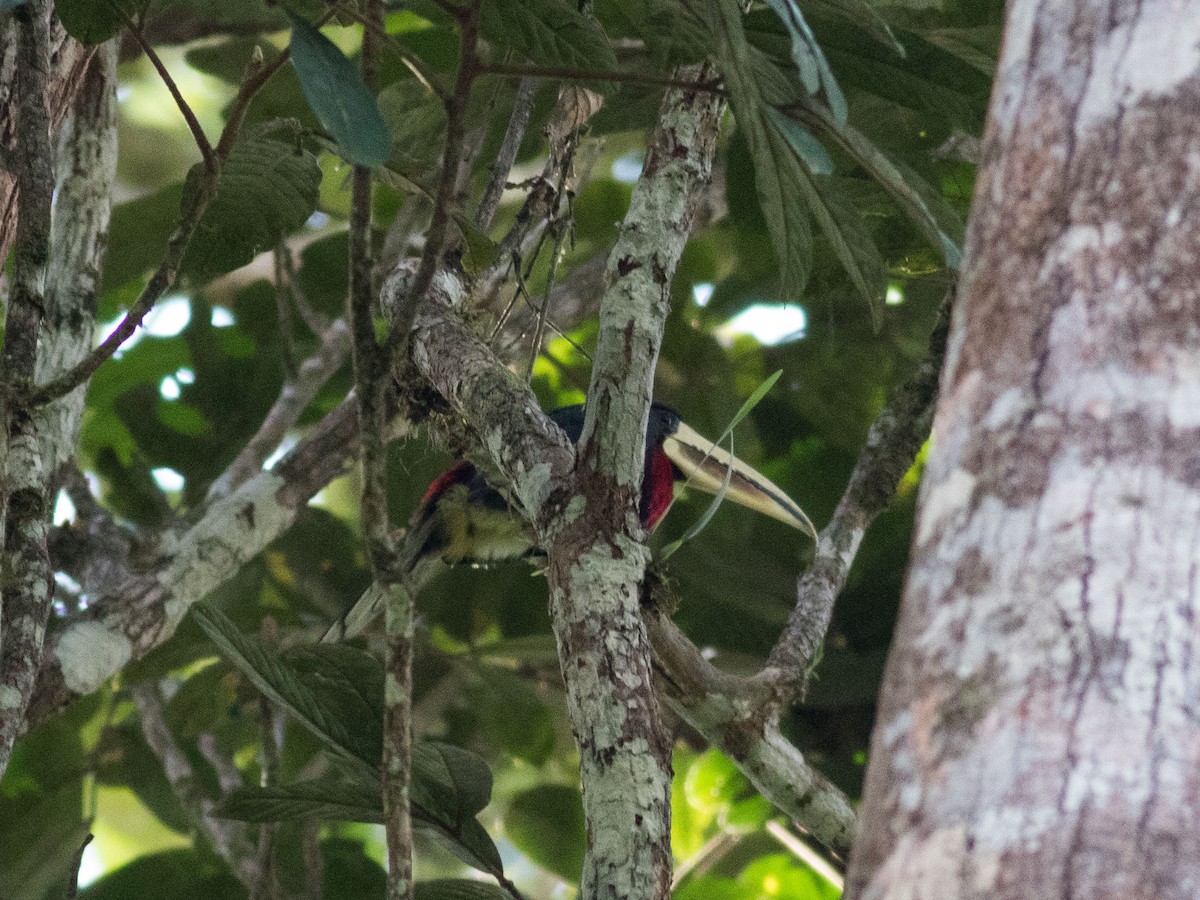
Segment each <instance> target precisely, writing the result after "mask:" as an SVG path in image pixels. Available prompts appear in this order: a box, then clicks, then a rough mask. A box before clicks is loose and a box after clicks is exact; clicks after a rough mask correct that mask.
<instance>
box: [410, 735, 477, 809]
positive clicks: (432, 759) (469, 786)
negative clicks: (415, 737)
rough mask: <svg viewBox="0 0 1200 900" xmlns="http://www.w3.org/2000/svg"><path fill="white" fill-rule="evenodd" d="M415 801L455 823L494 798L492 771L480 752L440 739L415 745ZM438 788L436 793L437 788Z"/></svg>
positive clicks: (413, 765) (413, 766)
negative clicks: (442, 741)
mask: <svg viewBox="0 0 1200 900" xmlns="http://www.w3.org/2000/svg"><path fill="white" fill-rule="evenodd" d="M412 769H413V803H415V804H418V805H420V806H422V807H424V808H426V809H428V810H429V812H430V813H431V814H432V815H434V816H435V817H438V821H441V822H444V823H448V824H453V823H455V822H457V821H459V820H460V819H463V818H465V817H468V816H473V815H475V814H476V813H477V812H479V811H480V810H481V809H483V808H484V807H485V806H487V805H488V803H489V802H491V799H492V772H491V770H490V769H489V768H488V767H487V763H485V762H484V761H483V760H482V759H481V758H480V757H479V756H477V755H476V754H474V753H472V752H470V751H469V750H463V749H462V748H461V747H455V746H454V745H453V744H443V743H439V742H437V741H422V742H421V743H419V744H417V745H416V746H415V747H414V748H413V760H412ZM435 790H436V793H434V791H435Z"/></svg>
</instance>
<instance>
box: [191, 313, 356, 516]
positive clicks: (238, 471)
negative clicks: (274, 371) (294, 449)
mask: <svg viewBox="0 0 1200 900" xmlns="http://www.w3.org/2000/svg"><path fill="white" fill-rule="evenodd" d="M349 354H350V330H349V328H348V327H347V325H346V322H345V320H343V319H338V320H336V321H335V322H334V323H333V324H332V325H330V326H329V328H328V329H327V330H326V331H325V333H324V334H323V335H321V345H320V346H319V347H318V348H317V352H316V353H314V354H313V355H312V356H310V357H308V358H307V359H306V360H304V361H303V362H302V363H300V366H299V368H298V369H297V370H296V375H295V377H294V378H293V379H291V380H289V381H288V382H286V383H285V384H284V386H283V389H282V390H281V391H280V392H279V397H278V398H277V399H276V400H275V403H274V404H273V405H272V406H271V409H270V410H269V411H268V412H267V415H266V417H265V418H264V419H263V422H262V425H260V426H259V428H258V431H257V432H255V434H254V436H253V437H252V438H250V440H249V441H247V443H246V446H245V447H243V448H242V451H241V452H240V453H239V454H238V455H237V458H236V459H235V460H234V461H233V462H232V463H230V464H229V468H227V469H226V470H225V471H224V472H223V473H222V474H221V477H219V478H218V479H217V480H216V481H214V482H213V483H212V486H211V487H210V488H209V489H208V501H209V502H210V503H211V502H212V501H214V500H219V499H221V498H222V497H226V496H228V495H229V494H231V493H233V491H235V490H237V489H238V488H239V487H241V486H242V485H243V484H245V482H246V481H247V480H249V479H250V478H251V477H252V476H253V475H254V474H255V473H256V472H258V471H259V470H261V469H262V466H263V463H264V462H265V461H266V459H267V457H269V456H270V455H271V454H272V453H274V452H275V450H276V449H277V448H278V447H279V442H280V441H282V440H283V438H284V437H285V436H286V435H287V433H288V431H290V430H291V429H292V428H293V427H295V425H296V422H297V421H299V419H300V415H301V414H302V413H303V412H304V410H305V409H306V408H307V407H308V405H309V404H310V403H311V402H312V401H313V398H314V397H316V396H317V394H318V393H319V392H320V390H321V388H322V387H324V386H325V383H326V382H327V381H329V379H330V378H332V377H333V376H334V374H335V373H336V372H337V371H338V370H339V369H340V368H341V367H342V365H343V364H344V363H345V362H346V358H347V356H349Z"/></svg>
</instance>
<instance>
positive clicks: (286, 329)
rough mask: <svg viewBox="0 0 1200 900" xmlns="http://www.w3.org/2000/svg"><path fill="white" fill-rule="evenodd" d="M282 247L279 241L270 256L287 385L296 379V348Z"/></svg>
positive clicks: (280, 350) (280, 348)
mask: <svg viewBox="0 0 1200 900" xmlns="http://www.w3.org/2000/svg"><path fill="white" fill-rule="evenodd" d="M282 247H283V242H282V241H281V242H280V243H279V244H278V245H276V247H275V251H274V252H273V253H272V254H271V262H272V263H273V268H274V270H275V271H274V276H275V283H274V285H273V287H274V288H275V318H276V320H277V322H278V325H279V353H280V357H281V358H282V361H283V380H284V382H285V383H288V382H291V381H292V380H293V379H295V377H296V357H295V352H296V347H295V342H294V341H293V334H292V311H291V309H290V308H289V307H288V300H289V293H290V292H289V290H288V286H287V283H286V281H287V276H286V274H285V273H284V269H283V266H284V263H283V256H284V254H283V253H282V252H281V248H282Z"/></svg>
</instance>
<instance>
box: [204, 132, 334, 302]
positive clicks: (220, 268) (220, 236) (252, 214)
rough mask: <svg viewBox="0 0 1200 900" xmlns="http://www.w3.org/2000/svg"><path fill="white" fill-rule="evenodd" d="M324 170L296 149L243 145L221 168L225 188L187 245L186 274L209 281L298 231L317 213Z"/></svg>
mask: <svg viewBox="0 0 1200 900" xmlns="http://www.w3.org/2000/svg"><path fill="white" fill-rule="evenodd" d="M320 183H321V168H320V166H319V165H318V164H317V159H316V157H315V156H313V155H312V154H311V153H309V152H308V151H307V150H303V149H301V148H299V147H297V146H296V145H295V144H289V143H284V142H283V141H278V140H273V139H271V138H264V137H256V138H250V139H244V140H242V141H239V142H238V143H237V144H236V145H235V146H234V148H233V152H232V153H231V154H230V155H229V159H228V160H226V162H225V164H224V165H223V166H222V167H221V182H220V187H219V188H218V191H217V196H216V197H215V198H214V199H213V201H212V203H211V204H210V205H209V207H208V209H207V210H206V211H205V213H204V216H203V217H202V218H201V219H200V223H199V224H198V225H197V227H196V233H195V234H194V235H193V237H192V241H191V243H190V244H189V245H188V250H187V255H186V256H185V257H184V261H183V271H184V272H185V273H186V274H187V275H189V276H191V277H192V278H193V279H195V280H197V281H207V280H209V279H211V278H213V277H215V276H217V275H221V274H224V273H225V272H229V271H231V270H233V269H236V268H238V267H240V266H243V265H245V264H246V263H248V262H250V260H252V259H253V258H254V257H255V256H256V255H257V254H258V253H260V252H261V251H263V250H265V249H268V248H270V247H274V246H275V245H276V244H277V243H278V242H279V239H280V238H281V237H283V236H284V235H286V234H288V233H290V232H292V231H295V230H296V229H297V228H299V227H300V226H301V225H303V224H304V222H305V220H307V219H308V217H309V216H310V215H312V213H313V210H315V209H316V208H317V188H318V187H319V186H320Z"/></svg>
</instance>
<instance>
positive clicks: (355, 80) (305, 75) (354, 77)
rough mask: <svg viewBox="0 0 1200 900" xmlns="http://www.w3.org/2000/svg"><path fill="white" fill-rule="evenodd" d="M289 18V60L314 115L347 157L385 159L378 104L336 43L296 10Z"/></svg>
mask: <svg viewBox="0 0 1200 900" xmlns="http://www.w3.org/2000/svg"><path fill="white" fill-rule="evenodd" d="M288 18H290V19H291V21H292V43H291V49H292V65H293V67H295V69H296V75H297V77H298V78H299V79H300V87H301V88H302V89H303V91H304V97H305V99H306V100H308V105H309V106H310V107H311V108H312V111H313V113H315V114H316V117H317V119H318V120H319V121H320V122H321V124H322V125H323V126H325V128H326V130H328V131H329V133H330V134H332V135H333V137H334V140H336V141H337V142H338V146H339V147H340V148H341V149H342V151H343V153H344V154H345V156H346V158H347V159H348V160H349V161H350V162H352V163H354V164H355V165H360V166H379V165H382V164H383V163H385V162H387V158H388V153H389V152H390V150H391V136H390V135H389V134H388V129H387V125H386V124H384V121H383V117H382V116H381V115H380V114H379V104H378V102H377V101H376V99H375V95H374V94H372V93H371V92H370V91H369V90H368V89H367V86H366V85H365V84H364V83H363V80H362V77H361V76H360V75H359V73H358V70H357V69H355V67H354V64H353V63H352V62H350V60H349V59H347V58H346V56H345V54H343V53H342V51H341V50H339V49H338V48H337V45H336V44H334V43H333V41H331V40H329V38H327V37H325V35H323V34H321V32H320V31H318V30H317V29H316V28H314V27H313V26H312V25H310V24H309V23H308V22H306V21H305V20H304V19H302V18H300V17H299V16H296V15H293V14H291V13H289V14H288Z"/></svg>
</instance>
